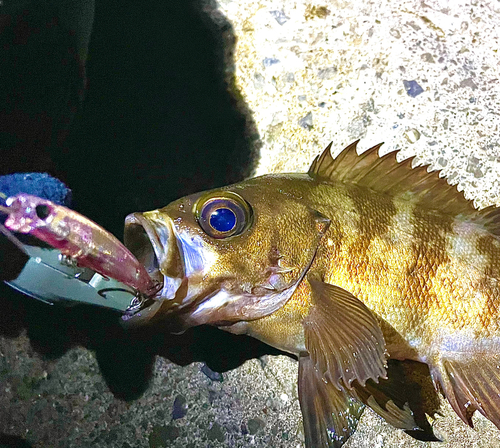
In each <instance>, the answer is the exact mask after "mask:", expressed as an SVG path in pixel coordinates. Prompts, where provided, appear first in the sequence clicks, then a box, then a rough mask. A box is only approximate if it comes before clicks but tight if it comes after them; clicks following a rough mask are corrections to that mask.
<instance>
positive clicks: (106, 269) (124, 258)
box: [4, 194, 156, 296]
mask: <svg viewBox="0 0 500 448" xmlns="http://www.w3.org/2000/svg"><path fill="white" fill-rule="evenodd" d="M6 203H7V206H8V208H4V210H5V211H6V213H8V215H9V216H8V218H7V220H6V221H5V227H7V228H8V229H9V230H11V231H13V232H20V233H26V234H30V235H32V236H34V237H36V238H38V239H40V240H42V241H44V242H46V243H47V244H49V245H50V246H52V247H54V248H56V249H59V250H60V251H61V253H62V254H63V255H67V256H69V257H72V258H74V259H76V260H77V262H78V265H79V266H82V267H86V268H89V269H92V270H94V271H96V272H98V273H99V274H101V275H103V276H106V277H110V278H113V279H115V280H118V281H120V282H122V283H124V284H126V285H128V286H130V287H132V288H134V289H135V290H137V291H139V292H141V293H142V294H144V295H147V296H150V295H153V294H154V293H155V289H156V285H155V282H154V281H153V280H152V279H151V277H150V276H149V274H148V273H147V271H146V269H145V267H144V266H143V265H141V264H140V263H139V261H138V260H137V259H136V258H135V256H134V255H132V253H131V252H130V251H129V250H128V249H127V248H126V247H125V246H124V245H123V244H122V243H121V242H120V241H119V240H118V239H117V238H116V237H115V236H114V235H112V234H111V233H110V232H108V231H106V230H104V229H103V228H102V227H100V226H98V225H97V224H96V223H95V222H93V221H91V220H90V219H88V218H86V217H85V216H83V215H80V214H79V213H77V212H75V211H73V210H71V209H69V208H67V207H64V206H62V205H57V204H54V203H53V202H51V201H48V200H46V199H42V198H39V197H37V196H32V195H28V194H19V195H17V196H13V197H11V198H8V199H7V201H6Z"/></svg>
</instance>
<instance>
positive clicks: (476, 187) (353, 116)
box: [0, 0, 500, 448]
mask: <svg viewBox="0 0 500 448" xmlns="http://www.w3.org/2000/svg"><path fill="white" fill-rule="evenodd" d="M207 14H208V15H209V16H210V17H211V18H212V20H214V21H216V22H217V21H221V20H225V19H224V17H225V18H226V19H227V20H228V21H229V22H230V23H231V24H232V26H233V27H234V32H235V35H236V39H237V41H236V46H235V53H234V58H235V81H236V88H237V89H238V90H239V92H238V94H240V95H241V96H242V98H243V100H244V101H245V102H246V103H247V104H248V106H249V107H250V109H251V110H252V112H253V119H254V120H255V123H256V127H257V130H258V132H259V134H260V139H261V142H262V145H263V146H262V149H261V159H260V164H259V166H258V168H257V172H258V174H263V173H266V172H282V171H303V170H305V169H307V167H308V166H309V164H310V162H311V160H312V158H313V157H314V155H316V154H317V153H319V152H320V151H321V150H322V149H323V148H324V146H326V144H327V143H329V142H330V141H331V140H333V141H334V146H335V147H336V148H337V149H338V150H340V149H341V148H342V147H343V146H345V145H346V144H348V143H350V142H351V141H353V140H355V139H358V138H361V139H362V141H361V143H360V149H365V148H368V147H370V146H372V145H374V144H376V143H379V142H380V141H384V142H386V145H385V146H384V148H383V150H384V151H389V150H391V149H396V148H397V149H401V156H402V157H403V158H404V157H407V156H410V155H414V154H417V155H418V160H419V161H420V162H422V163H424V162H425V163H431V164H432V165H433V166H434V167H436V168H439V169H443V172H444V173H445V174H446V176H447V177H448V178H449V179H450V180H451V181H452V182H454V183H459V185H460V186H461V188H463V189H464V190H465V193H466V195H467V197H469V198H474V199H475V200H476V201H477V203H478V204H481V205H487V204H492V203H495V202H497V203H499V202H500V185H499V179H500V176H499V175H500V141H499V136H498V123H499V113H500V88H499V86H498V84H499V79H500V63H499V61H500V59H499V58H500V55H499V54H498V47H499V40H500V39H499V37H500V31H499V28H500V27H499V25H500V2H499V1H494V0H492V1H480V0H472V1H444V0H441V1H425V2H424V1H403V0H402V1H397V2H394V1H393V2H383V1H366V0H363V1H361V0H359V1H358V0H357V1H350V2H348V1H342V0H338V1H328V2H327V1H325V2H305V1H304V2H302V1H287V2H283V1H264V0H262V1H259V2H257V1H241V0H238V1H231V0H220V1H219V2H218V8H216V9H213V5H211V6H210V5H209V6H207ZM230 76H231V73H228V77H230ZM85 346H87V347H88V344H87V345H85ZM90 348H92V347H90ZM220 356H225V353H224V352H222V353H220ZM130 362H131V363H133V362H134V358H131V359H130ZM117 366H118V365H117ZM202 367H203V364H201V363H197V362H195V363H191V364H189V365H187V366H185V367H181V366H178V365H175V364H173V363H172V362H170V361H168V360H167V359H166V358H165V357H162V356H160V357H158V358H156V362H155V365H154V370H153V372H154V374H153V377H152V379H151V384H150V385H149V387H148V388H147V390H146V391H145V393H144V394H143V395H142V396H140V398H138V399H136V400H134V401H129V402H124V401H121V400H120V399H118V398H116V397H115V396H113V394H112V393H111V392H110V391H109V389H108V387H107V385H106V383H105V381H104V379H103V376H102V374H101V371H100V369H99V366H98V364H97V362H96V357H95V355H94V352H93V351H89V350H87V349H84V348H73V349H72V350H70V351H68V352H66V353H65V354H64V355H63V356H61V357H58V358H57V359H55V360H47V359H43V358H41V356H40V355H38V354H37V353H35V352H34V351H33V349H32V348H31V346H30V342H29V338H28V337H27V335H26V334H25V333H23V334H22V335H20V336H17V337H8V338H7V337H2V338H0V431H1V432H3V433H6V434H12V435H17V436H21V437H23V438H25V439H26V440H28V441H29V442H30V443H32V445H33V446H34V447H56V446H57V447H88V446H92V447H113V448H114V447H120V448H129V447H131V448H135V447H148V446H149V447H161V446H164V447H193V448H194V447H248V446H255V447H259V448H260V447H268V446H273V447H276V448H285V447H287V448H288V447H301V446H303V435H302V427H301V418H300V411H299V406H298V401H297V393H296V386H295V382H296V371H297V365H296V362H295V361H293V360H291V359H289V358H287V357H284V356H265V357H264V358H260V359H251V360H248V361H246V362H245V363H244V364H243V365H242V366H241V367H238V368H236V369H233V370H229V371H227V372H224V373H223V374H222V382H221V381H219V380H220V379H221V377H220V376H217V375H214V374H212V373H210V371H207V370H205V372H207V373H208V375H209V376H211V378H212V379H210V378H209V376H207V374H206V373H203V372H202V371H201V369H202ZM101 369H102V366H101ZM172 413H174V416H175V419H174V418H173V414H172ZM474 421H475V425H476V429H475V430H472V429H470V428H467V427H466V426H465V425H464V424H463V423H461V421H460V420H459V419H458V417H456V416H455V415H454V414H453V413H452V411H451V410H450V408H449V406H445V407H444V416H443V417H440V418H438V419H437V421H436V423H435V428H436V432H437V433H438V434H439V435H441V436H442V437H443V439H444V440H445V442H444V443H443V444H440V445H436V446H441V447H443V448H444V447H446V448H452V447H453V448H459V447H460V448H465V447H475V448H478V447H482V448H487V447H490V448H493V447H497V446H500V432H499V431H498V430H497V429H496V428H495V427H494V426H493V425H492V424H491V423H489V422H488V421H486V420H485V419H484V418H482V417H476V418H475V420H474ZM403 446H404V447H410V448H413V447H429V446H431V445H430V444H428V443H423V442H417V441H414V440H413V439H411V438H410V437H409V436H407V435H405V434H403V433H402V432H401V431H398V430H395V429H393V428H392V427H390V426H389V425H387V424H385V423H383V422H382V421H381V420H380V419H379V418H378V417H376V416H375V415H374V414H373V413H371V412H366V413H365V414H364V416H363V418H362V421H361V424H360V426H359V429H358V432H357V433H356V434H355V435H354V436H353V437H352V438H351V439H350V441H349V442H348V443H347V444H346V447H351V448H353V447H359V448H364V447H366V448H368V447H370V448H372V447H387V448H394V447H403Z"/></svg>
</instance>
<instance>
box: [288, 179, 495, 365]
mask: <svg viewBox="0 0 500 448" xmlns="http://www.w3.org/2000/svg"><path fill="white" fill-rule="evenodd" d="M310 195H311V197H310V200H311V202H312V203H313V204H314V205H315V206H316V205H317V208H318V209H319V210H320V211H321V212H322V213H323V214H324V215H326V216H328V217H329V218H331V219H332V224H331V228H330V230H329V231H328V232H327V234H326V235H325V237H324V238H323V240H322V243H321V246H320V248H319V250H318V254H317V256H316V260H315V262H314V265H313V266H312V267H311V270H315V269H316V270H319V271H324V275H325V281H326V282H328V283H332V284H335V285H338V286H340V287H342V288H344V289H346V290H348V291H350V292H351V293H352V294H354V295H355V296H356V297H358V298H359V299H360V300H362V301H363V302H364V303H365V304H366V305H367V306H368V307H369V308H370V309H372V311H374V312H375V313H376V314H377V315H378V316H379V317H381V318H382V319H384V320H386V321H387V323H388V324H389V325H390V326H391V327H393V328H394V329H395V330H396V331H397V332H398V333H400V334H401V335H402V336H403V337H404V338H405V339H406V340H407V341H408V342H409V343H410V345H412V346H413V347H415V348H417V350H418V352H419V353H420V355H421V357H427V356H430V355H431V354H432V353H433V352H434V351H436V350H439V344H440V338H441V336H444V337H446V336H449V335H452V334H453V333H454V332H456V331H463V330H466V331H468V332H471V336H472V337H487V336H490V335H493V332H492V328H494V330H495V331H494V333H496V334H498V318H497V316H498V297H499V296H500V295H499V292H500V291H499V288H498V281H497V279H498V277H499V271H500V269H499V264H498V262H497V261H496V260H500V245H495V244H493V241H496V238H495V237H493V236H491V235H490V234H489V233H487V232H486V231H484V230H482V229H481V228H480V227H479V226H475V228H474V230H475V232H473V233H472V234H466V233H464V231H463V230H462V231H461V233H458V234H457V233H456V232H457V231H456V230H454V224H455V223H456V222H457V220H456V219H455V218H454V217H451V216H447V215H444V214H440V213H439V212H438V211H434V210H429V209H427V210H426V209H424V208H423V207H422V204H419V205H418V206H417V204H415V203H412V201H411V199H408V198H405V199H398V198H391V197H389V196H385V195H378V194H377V193H375V192H373V191H371V190H368V189H359V188H357V187H351V188H346V186H343V185H338V186H337V185H334V184H323V185H318V186H316V187H315V189H313V190H312V191H311V192H310ZM325 196H328V197H329V198H330V204H334V205H333V206H328V205H325V204H328V201H325V200H324V198H325ZM320 204H322V205H320ZM341 204H342V205H343V206H340V207H339V205H341ZM458 222H459V223H460V221H458ZM478 235H482V236H481V237H479V236H478ZM481 238H482V239H481ZM476 239H477V240H478V241H481V243H478V244H476V249H475V251H473V252H472V253H465V254H464V253H456V249H457V248H456V247H454V245H455V246H456V244H457V242H456V241H457V240H458V241H460V243H461V244H464V243H463V241H461V240H464V241H467V242H468V245H470V244H471V243H474V241H476ZM453 240H454V241H455V242H453ZM450 241H451V242H450ZM481 257H487V258H488V264H487V265H486V266H477V265H476V264H475V263H474V260H475V258H481ZM296 296H297V294H295V295H294V296H293V297H292V299H293V300H291V302H290V303H289V304H288V306H296V305H294V304H295V301H296ZM300 301H301V302H303V301H304V298H301V299H300ZM493 321H494V322H493ZM492 325H493V327H492Z"/></svg>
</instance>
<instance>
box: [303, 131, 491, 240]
mask: <svg viewBox="0 0 500 448" xmlns="http://www.w3.org/2000/svg"><path fill="white" fill-rule="evenodd" d="M358 142H359V140H357V141H355V142H354V143H351V144H350V145H349V146H347V147H346V148H345V149H344V150H343V151H342V152H341V153H340V154H339V155H338V156H337V157H336V158H335V159H334V158H333V157H332V154H331V152H330V150H331V147H332V143H330V144H329V145H328V146H327V147H326V149H325V150H324V151H323V153H322V154H321V155H319V156H317V157H316V158H315V159H314V161H313V163H312V165H311V168H309V171H308V174H309V175H310V176H311V177H313V178H315V179H318V180H323V181H327V182H328V181H335V182H344V183H350V184H356V185H358V186H360V187H367V188H370V189H372V190H374V191H376V192H379V193H383V194H387V195H390V196H392V197H397V196H399V197H403V196H404V197H408V198H411V199H412V200H414V201H415V202H416V203H417V204H424V205H425V207H426V208H432V209H435V210H439V211H440V212H441V213H443V214H449V215H454V216H457V215H460V216H461V217H462V218H464V219H468V220H470V221H474V222H477V223H478V224H482V225H484V226H485V227H486V228H487V229H488V230H489V231H490V232H491V233H493V234H494V235H497V236H500V208H498V207H495V206H490V207H487V208H485V209H484V210H482V211H479V210H477V209H476V208H475V207H474V203H473V202H472V201H469V200H467V199H465V197H464V195H463V194H462V193H461V192H459V191H458V190H457V187H456V186H455V185H450V184H449V183H448V182H447V181H446V179H444V178H442V177H440V175H439V173H440V171H431V172H429V171H427V169H428V166H427V165H422V166H416V167H412V162H413V160H414V158H415V157H410V158H408V159H405V160H403V161H402V162H398V161H397V159H396V154H397V151H392V152H390V153H388V154H386V155H384V156H379V154H378V149H379V148H380V147H381V146H382V143H380V144H378V145H376V146H374V147H373V148H370V149H368V150H367V151H365V152H364V153H363V154H361V155H358V153H357V152H356V146H357V144H358Z"/></svg>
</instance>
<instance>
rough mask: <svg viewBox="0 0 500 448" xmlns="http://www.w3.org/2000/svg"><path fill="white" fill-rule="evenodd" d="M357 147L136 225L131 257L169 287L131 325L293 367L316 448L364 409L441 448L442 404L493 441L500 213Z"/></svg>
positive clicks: (498, 402) (178, 204)
mask: <svg viewBox="0 0 500 448" xmlns="http://www.w3.org/2000/svg"><path fill="white" fill-rule="evenodd" d="M357 144H358V142H354V143H352V144H351V145H349V146H347V147H346V148H345V149H344V150H343V151H342V152H341V153H340V154H339V155H338V156H337V157H336V158H333V156H332V154H331V147H332V143H330V145H328V147H327V148H326V149H325V150H324V151H323V153H322V154H321V155H319V156H317V157H316V158H315V159H314V161H313V163H312V165H311V167H310V169H309V171H308V172H307V173H288V174H268V175H264V176H260V177H256V178H251V179H248V180H245V181H243V182H240V183H237V184H234V185H229V186H226V187H223V188H218V189H214V190H210V191H206V192H200V193H196V194H193V195H189V196H186V197H184V198H181V199H179V200H176V201H174V202H172V203H171V204H169V205H167V206H166V207H164V208H160V209H157V210H152V211H147V212H142V213H140V212H137V213H132V214H130V215H129V216H127V217H126V219H125V234H124V243H125V245H126V246H127V247H128V248H129V249H130V250H131V252H132V253H133V254H134V255H136V257H137V258H138V260H139V261H140V262H141V263H143V264H144V265H145V266H146V269H147V270H148V272H150V275H151V276H152V277H153V278H154V279H155V280H156V281H157V282H158V283H160V284H161V285H162V286H161V290H160V291H159V292H158V294H157V297H156V299H155V305H154V306H152V307H151V308H148V309H144V310H142V312H141V313H138V314H137V315H136V316H134V317H133V318H132V319H131V321H132V322H131V323H132V324H133V323H134V320H135V322H137V323H138V324H148V323H149V324H153V323H155V324H158V325H160V324H161V325H164V326H165V328H171V329H172V332H182V331H184V330H185V329H187V328H190V327H194V326H197V325H202V324H208V325H213V326H216V327H218V328H220V329H222V330H225V331H228V332H231V333H235V334H246V335H249V336H251V337H254V338H256V339H259V340H260V341H263V342H264V343H266V344H269V345H270V346H272V347H275V348H277V349H279V350H282V351H284V352H287V353H290V354H292V355H294V356H295V357H296V358H297V359H298V362H299V369H298V396H299V403H300V407H301V411H302V416H303V423H304V433H305V446H306V447H307V448H318V447H336V448H337V447H341V446H342V445H343V444H344V443H345V442H346V441H347V440H348V439H349V437H350V436H351V435H352V434H353V433H354V432H355V430H356V426H357V424H358V421H359V418H360V416H361V414H362V412H363V410H364V409H365V408H366V407H367V406H368V407H370V408H371V409H372V410H374V411H375V412H376V413H377V414H378V415H380V416H381V417H382V418H383V419H385V420H386V421H387V422H388V423H390V424H392V425H393V426H394V427H396V428H398V429H401V430H403V431H405V432H406V433H407V434H409V435H410V436H412V437H414V438H416V439H418V440H424V441H437V440H439V438H438V437H437V436H436V435H435V434H434V432H433V429H432V422H433V421H434V418H435V417H436V415H437V414H438V413H439V409H440V394H441V395H443V396H444V397H445V398H446V399H447V400H448V402H449V403H450V404H451V406H452V408H453V409H454V411H455V412H456V414H457V415H458V416H459V417H460V418H461V419H462V420H463V421H464V422H465V423H466V424H468V425H469V426H472V415H473V414H474V413H475V412H476V411H478V412H480V413H481V414H483V415H484V416H485V417H486V418H487V419H489V420H490V421H492V422H493V423H494V424H495V425H496V426H497V427H498V428H500V317H499V308H500V307H499V305H500V286H499V279H500V211H499V209H498V208H497V207H496V206H490V207H488V208H484V209H482V210H480V209H477V208H476V207H475V206H474V203H473V202H472V201H469V200H467V199H466V198H465V197H464V195H463V194H462V193H461V192H459V191H458V189H457V188H456V187H455V186H452V185H450V184H449V183H448V182H447V181H446V179H444V178H443V177H441V175H440V172H439V171H429V169H428V167H426V166H415V167H414V166H413V164H414V162H413V161H414V158H413V157H412V158H408V159H406V160H403V161H401V162H399V161H398V160H397V157H396V155H397V151H390V152H389V153H388V154H385V155H383V156H381V155H379V149H380V146H381V145H376V146H374V147H372V148H370V149H368V150H367V151H365V152H363V153H362V154H361V155H358V152H357V149H356V148H357Z"/></svg>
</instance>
